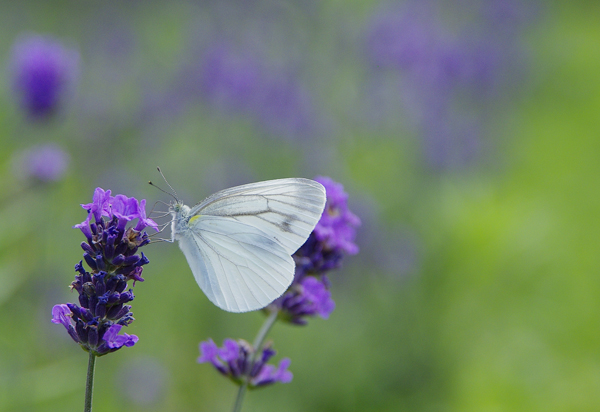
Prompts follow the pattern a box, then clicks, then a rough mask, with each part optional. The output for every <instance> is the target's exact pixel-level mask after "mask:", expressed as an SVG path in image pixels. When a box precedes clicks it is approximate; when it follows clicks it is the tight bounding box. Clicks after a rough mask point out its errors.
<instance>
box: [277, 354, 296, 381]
mask: <svg viewBox="0 0 600 412" xmlns="http://www.w3.org/2000/svg"><path fill="white" fill-rule="evenodd" d="M291 363H292V361H291V360H290V358H283V359H282V360H281V362H279V367H278V368H277V371H276V372H275V373H274V375H273V379H275V380H276V381H279V382H281V383H289V382H291V381H292V378H293V377H294V375H293V374H292V372H290V371H288V370H287V368H289V366H290V364H291Z"/></svg>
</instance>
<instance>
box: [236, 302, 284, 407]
mask: <svg viewBox="0 0 600 412" xmlns="http://www.w3.org/2000/svg"><path fill="white" fill-rule="evenodd" d="M278 314H279V311H278V310H273V312H271V314H270V315H269V317H268V318H267V320H265V323H263V325H262V327H261V328H260V330H259V331H258V334H257V335H256V338H255V339H254V343H253V344H252V347H253V349H254V353H253V354H252V357H251V358H250V362H249V363H248V366H249V367H248V370H247V371H246V379H245V380H244V383H243V384H241V385H240V388H239V389H238V393H237V397H236V398H235V405H234V406H233V412H240V411H241V410H242V401H243V400H244V395H245V394H246V390H247V389H248V379H249V378H250V376H248V374H249V373H250V370H252V366H253V365H254V362H255V361H256V358H257V357H258V353H259V352H260V347H261V346H262V344H263V341H264V340H265V338H266V337H267V333H269V331H270V330H271V328H272V327H273V325H274V324H275V321H276V320H277V315H278Z"/></svg>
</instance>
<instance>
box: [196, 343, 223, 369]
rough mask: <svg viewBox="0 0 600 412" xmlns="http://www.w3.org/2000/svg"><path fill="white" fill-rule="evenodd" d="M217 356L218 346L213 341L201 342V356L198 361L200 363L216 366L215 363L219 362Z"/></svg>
mask: <svg viewBox="0 0 600 412" xmlns="http://www.w3.org/2000/svg"><path fill="white" fill-rule="evenodd" d="M217 355H218V348H217V344H216V343H215V342H213V340H212V339H209V340H207V341H206V342H200V356H199V357H198V359H197V361H198V363H205V362H210V363H212V364H214V363H215V362H218V359H217Z"/></svg>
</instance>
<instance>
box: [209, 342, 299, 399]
mask: <svg viewBox="0 0 600 412" xmlns="http://www.w3.org/2000/svg"><path fill="white" fill-rule="evenodd" d="M275 353H276V352H275V351H274V350H273V349H271V348H270V345H269V344H267V345H265V346H264V347H263V348H262V350H261V352H260V354H259V357H257V359H255V360H254V361H253V357H254V349H253V348H252V346H251V345H250V344H249V343H248V342H246V341H245V340H243V339H240V340H238V341H235V340H233V339H225V340H224V341H223V347H221V348H219V347H217V345H216V344H215V343H214V342H213V340H212V339H209V340H208V341H205V342H200V357H198V363H207V362H208V363H211V364H212V365H213V366H214V367H215V369H216V370H217V371H219V372H220V373H221V374H222V375H224V376H227V377H228V378H229V379H231V380H232V381H233V382H235V383H237V384H238V385H241V384H243V383H244V381H246V380H247V381H248V386H249V387H250V388H256V387H260V386H266V385H270V384H273V383H275V382H281V383H288V382H290V381H291V380H292V373H291V372H290V371H288V370H287V368H288V367H289V365H290V363H291V361H290V360H289V359H288V358H284V359H282V360H281V362H280V363H279V366H278V367H277V368H275V367H274V366H273V365H267V362H268V361H269V359H271V358H272V357H273V356H274V355H275Z"/></svg>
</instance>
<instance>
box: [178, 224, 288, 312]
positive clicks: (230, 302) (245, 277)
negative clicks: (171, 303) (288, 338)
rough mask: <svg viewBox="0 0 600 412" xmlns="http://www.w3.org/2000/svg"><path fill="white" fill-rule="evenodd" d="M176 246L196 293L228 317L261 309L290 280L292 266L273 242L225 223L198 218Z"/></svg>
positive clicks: (255, 231) (256, 232)
mask: <svg viewBox="0 0 600 412" xmlns="http://www.w3.org/2000/svg"><path fill="white" fill-rule="evenodd" d="M179 246H180V247H181V250H182V251H183V253H184V255H185V256H186V258H187V261H188V263H189V265H190V268H191V269H192V273H193V274H194V277H195V278H196V282H198V285H199V286H200V288H201V289H202V291H203V292H204V293H205V294H206V296H207V297H208V298H209V299H210V301H211V302H213V303H214V304H215V305H217V306H218V307H220V308H221V309H224V310H227V311H229V312H247V311H251V310H256V309H260V308H263V307H265V306H266V305H268V304H269V303H271V302H272V301H273V300H275V299H277V298H278V297H279V296H281V294H282V293H283V292H285V290H286V289H287V288H288V286H289V285H290V283H291V282H292V279H293V277H294V261H293V259H292V257H291V256H290V254H289V253H287V252H286V250H285V249H284V248H283V247H282V246H281V245H280V244H279V243H278V242H277V241H275V240H273V239H271V238H270V237H269V236H268V235H266V234H265V233H263V232H262V231H261V230H259V229H257V228H255V227H253V226H250V225H247V224H245V223H242V222H238V221H236V220H232V219H230V218H226V217H221V216H206V215H203V216H199V217H198V218H196V219H194V221H193V223H192V224H191V225H190V230H189V231H187V233H186V235H185V236H182V237H181V238H180V240H179Z"/></svg>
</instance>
